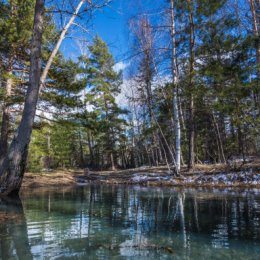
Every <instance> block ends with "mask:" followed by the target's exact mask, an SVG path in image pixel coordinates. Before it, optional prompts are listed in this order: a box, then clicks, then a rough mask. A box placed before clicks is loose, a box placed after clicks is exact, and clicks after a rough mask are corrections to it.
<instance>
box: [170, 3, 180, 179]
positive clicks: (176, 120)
mask: <svg viewBox="0 0 260 260" xmlns="http://www.w3.org/2000/svg"><path fill="white" fill-rule="evenodd" d="M175 34H176V33H175V15H174V0H171V41H172V77H173V84H174V88H173V113H174V123H175V151H176V155H175V163H176V165H175V167H176V174H177V175H179V173H180V169H181V125H180V118H179V107H178V91H177V86H178V83H179V82H178V81H179V79H178V69H177V56H176V39H175Z"/></svg>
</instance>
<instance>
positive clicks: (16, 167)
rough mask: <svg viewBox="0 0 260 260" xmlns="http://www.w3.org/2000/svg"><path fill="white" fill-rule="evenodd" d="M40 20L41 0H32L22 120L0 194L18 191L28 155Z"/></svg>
mask: <svg viewBox="0 0 260 260" xmlns="http://www.w3.org/2000/svg"><path fill="white" fill-rule="evenodd" d="M43 20H44V0H36V4H35V15H34V26H33V37H32V47H31V54H30V73H29V86H28V89H27V94H26V98H25V104H24V110H23V115H22V120H21V123H20V125H19V128H18V130H17V134H15V136H14V138H13V140H12V143H11V145H10V148H9V151H8V154H7V156H6V157H5V159H4V161H3V163H2V164H1V166H0V195H9V194H15V193H18V192H19V190H20V187H21V183H22V179H23V175H24V171H25V167H26V159H27V154H28V146H29V143H30V137H31V132H32V126H33V121H34V117H35V112H36V105H37V101H38V96H39V87H40V77H41V45H42V33H43Z"/></svg>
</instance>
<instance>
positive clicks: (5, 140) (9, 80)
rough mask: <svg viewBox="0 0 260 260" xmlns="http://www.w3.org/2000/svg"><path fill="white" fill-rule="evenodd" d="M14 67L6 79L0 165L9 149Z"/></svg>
mask: <svg viewBox="0 0 260 260" xmlns="http://www.w3.org/2000/svg"><path fill="white" fill-rule="evenodd" d="M11 76H12V69H10V70H9V71H8V78H7V80H6V98H5V99H6V100H5V102H4V104H3V114H2V126H1V138H0V165H1V163H2V161H3V160H4V158H5V156H6V155H7V150H8V136H9V123H10V122H9V121H10V107H9V98H10V96H11V90H12V83H13V81H12V77H11Z"/></svg>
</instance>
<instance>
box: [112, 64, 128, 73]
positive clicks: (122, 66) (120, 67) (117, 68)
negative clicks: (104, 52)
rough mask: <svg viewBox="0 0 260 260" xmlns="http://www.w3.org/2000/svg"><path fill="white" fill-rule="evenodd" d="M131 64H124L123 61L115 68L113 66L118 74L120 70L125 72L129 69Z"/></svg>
mask: <svg viewBox="0 0 260 260" xmlns="http://www.w3.org/2000/svg"><path fill="white" fill-rule="evenodd" d="M128 65H129V63H124V62H123V61H119V62H118V63H116V64H115V65H114V66H113V69H114V70H115V71H116V72H119V71H120V70H124V69H126V68H127V67H128Z"/></svg>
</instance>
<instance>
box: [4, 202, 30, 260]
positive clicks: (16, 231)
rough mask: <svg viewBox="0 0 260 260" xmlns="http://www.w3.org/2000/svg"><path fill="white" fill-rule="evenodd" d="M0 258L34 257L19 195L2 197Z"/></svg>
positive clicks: (23, 259) (20, 259) (24, 258)
mask: <svg viewBox="0 0 260 260" xmlns="http://www.w3.org/2000/svg"><path fill="white" fill-rule="evenodd" d="M0 257H1V258H0V259H3V260H5V259H19V260H30V259H33V257H32V254H31V250H30V246H29V241H28V234H27V226H26V220H25V217H24V212H23V206H22V202H21V200H20V198H19V197H12V198H0Z"/></svg>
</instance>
